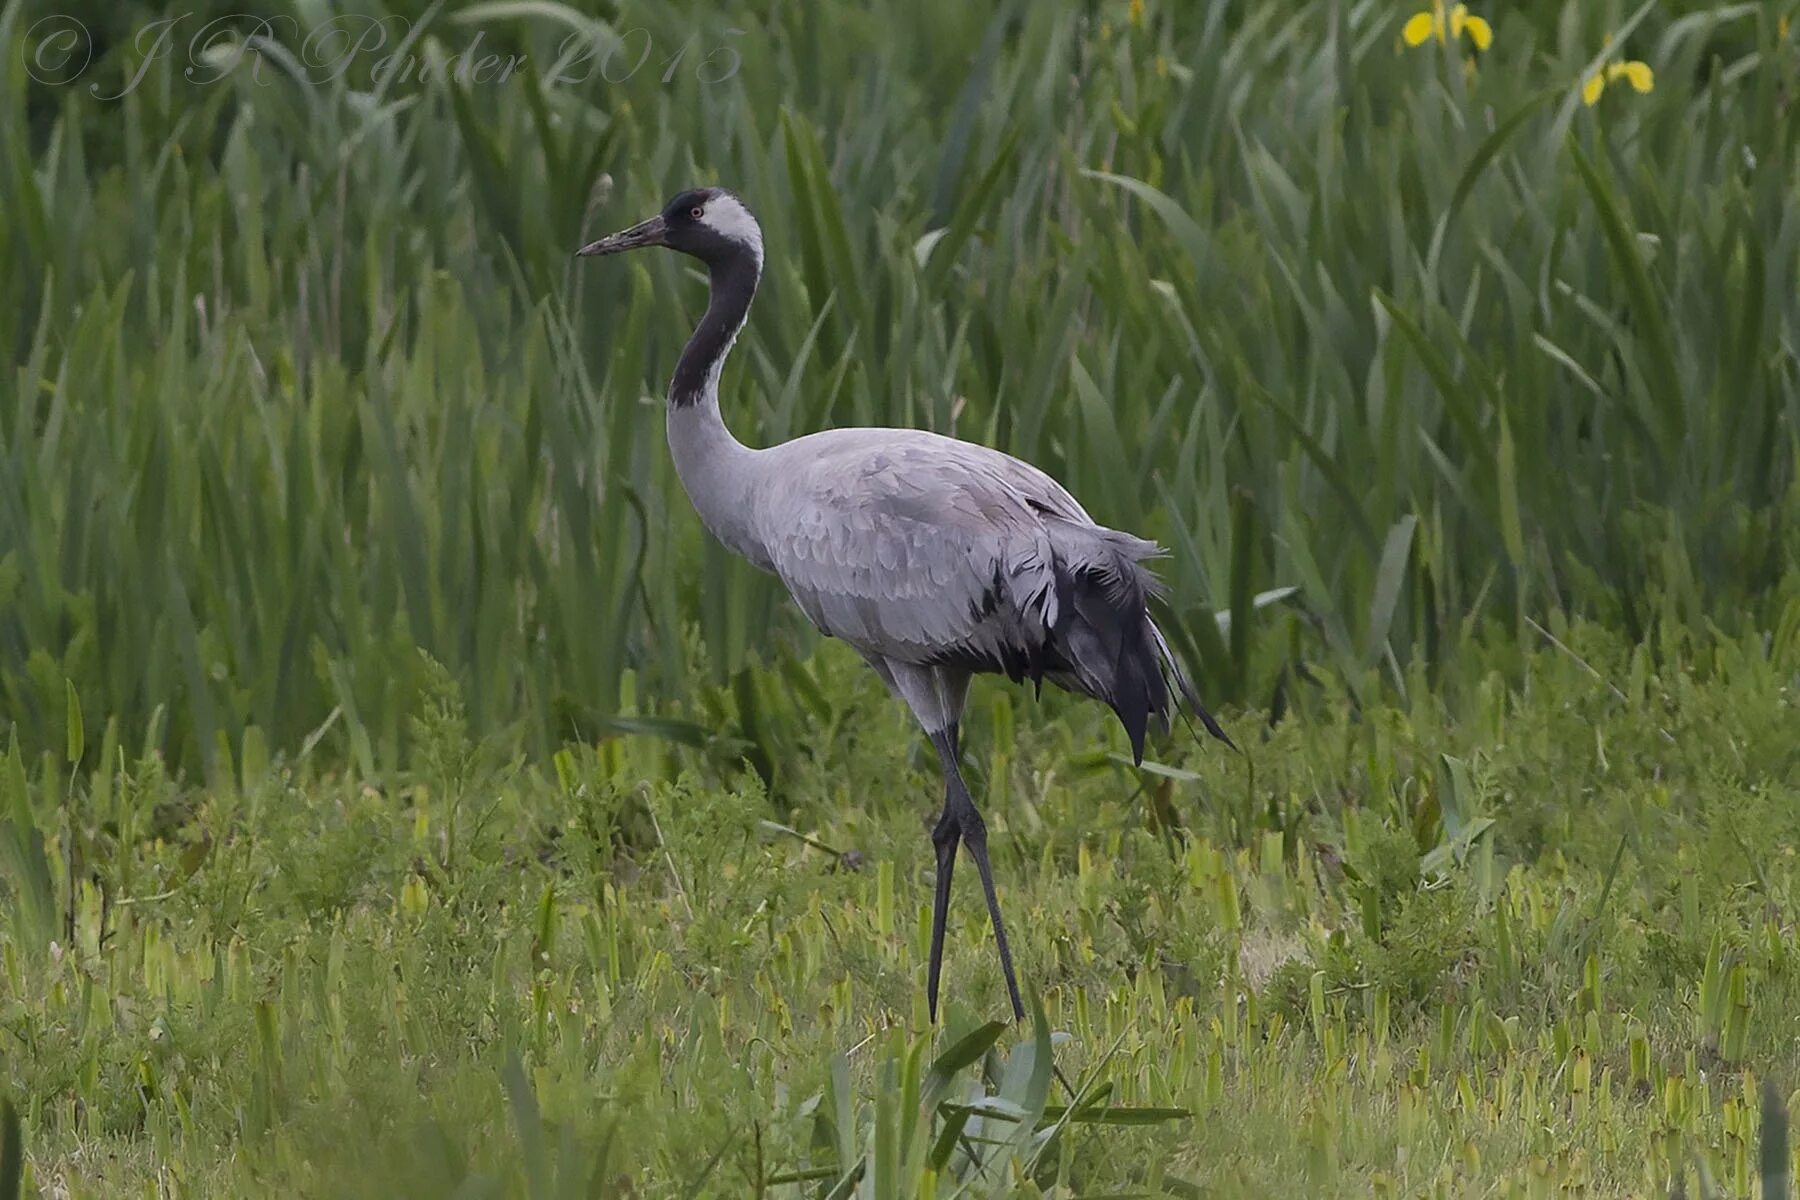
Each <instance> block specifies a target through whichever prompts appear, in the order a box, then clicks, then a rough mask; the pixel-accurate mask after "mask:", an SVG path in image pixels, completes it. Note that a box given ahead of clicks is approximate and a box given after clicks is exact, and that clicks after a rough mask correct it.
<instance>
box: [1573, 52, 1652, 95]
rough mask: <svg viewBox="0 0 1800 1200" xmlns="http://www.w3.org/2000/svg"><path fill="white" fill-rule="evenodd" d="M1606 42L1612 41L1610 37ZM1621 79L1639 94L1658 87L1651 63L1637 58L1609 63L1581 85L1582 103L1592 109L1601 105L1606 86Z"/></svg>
mask: <svg viewBox="0 0 1800 1200" xmlns="http://www.w3.org/2000/svg"><path fill="white" fill-rule="evenodd" d="M1606 40H1607V41H1608V42H1610V41H1612V39H1611V38H1610V37H1609V38H1607V39H1606ZM1621 79H1623V80H1624V81H1625V82H1627V83H1629V84H1630V85H1631V86H1632V89H1633V90H1634V91H1638V92H1648V91H1649V90H1650V89H1651V88H1654V87H1655V86H1656V73H1655V72H1654V71H1652V70H1651V69H1650V64H1649V63H1646V62H1639V61H1638V60H1637V59H1635V58H1634V59H1631V60H1629V61H1620V62H1609V63H1607V64H1606V66H1604V67H1602V68H1601V69H1600V70H1598V71H1595V72H1594V73H1593V74H1592V75H1589V76H1588V77H1587V82H1585V83H1583V84H1582V85H1581V102H1582V103H1583V104H1586V105H1588V106H1590V107H1592V106H1593V105H1595V104H1597V103H1599V101H1600V94H1601V93H1602V92H1604V91H1606V85H1607V84H1609V83H1617V82H1618V81H1619V80H1621Z"/></svg>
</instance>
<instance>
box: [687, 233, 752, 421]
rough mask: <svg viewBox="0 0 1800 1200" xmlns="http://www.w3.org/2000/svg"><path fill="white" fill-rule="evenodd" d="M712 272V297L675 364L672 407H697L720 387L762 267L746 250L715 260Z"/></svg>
mask: <svg viewBox="0 0 1800 1200" xmlns="http://www.w3.org/2000/svg"><path fill="white" fill-rule="evenodd" d="M710 270H711V279H712V297H711V299H710V300H709V301H708V303H707V305H706V315H705V316H703V317H701V318H700V324H698V325H696V326H695V327H694V332H693V335H692V336H690V337H689V338H688V340H687V345H686V346H684V347H683V348H682V351H681V358H680V359H679V360H678V361H677V362H676V364H675V377H674V378H673V379H672V380H670V381H669V407H671V408H685V407H686V406H688V405H690V404H697V403H699V402H700V400H701V399H702V398H703V397H704V396H705V395H706V390H707V388H708V387H709V386H712V387H717V386H718V382H719V371H720V369H721V368H722V366H723V364H724V361H725V356H726V355H727V354H729V353H731V343H732V342H733V341H735V340H736V339H737V335H738V331H739V330H740V329H742V328H743V327H744V318H745V317H747V316H748V315H749V313H750V301H751V299H752V298H754V297H755V295H756V281H757V277H758V276H759V275H760V274H761V272H762V265H761V264H760V263H759V262H757V260H756V255H755V253H753V252H752V251H751V250H750V249H749V248H748V247H746V248H745V249H743V250H741V251H738V252H736V253H733V254H729V255H726V256H724V257H722V258H719V259H716V260H714V261H713V262H712V264H711V268H710Z"/></svg>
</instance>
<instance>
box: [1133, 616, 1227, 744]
mask: <svg viewBox="0 0 1800 1200" xmlns="http://www.w3.org/2000/svg"><path fill="white" fill-rule="evenodd" d="M1144 623H1145V624H1146V625H1148V626H1150V633H1151V635H1152V636H1154V637H1155V638H1156V650H1157V653H1158V654H1160V655H1161V656H1162V663H1163V669H1164V670H1165V671H1167V672H1168V675H1169V678H1170V679H1172V680H1173V681H1174V683H1175V687H1176V688H1177V689H1178V690H1179V691H1180V692H1181V695H1182V698H1183V699H1184V700H1186V701H1187V705H1188V707H1189V708H1191V709H1193V711H1194V715H1195V716H1196V717H1199V718H1200V724H1201V725H1202V726H1204V727H1205V729H1206V732H1208V733H1210V734H1212V735H1213V736H1214V737H1216V738H1218V739H1219V740H1220V741H1221V742H1224V743H1225V744H1226V745H1227V746H1230V747H1231V748H1232V749H1233V750H1237V743H1236V742H1234V741H1232V740H1231V737H1230V735H1229V734H1227V733H1226V732H1225V730H1224V729H1223V728H1222V727H1221V726H1220V725H1219V722H1218V720H1217V718H1215V717H1214V716H1213V715H1212V714H1211V713H1210V712H1208V711H1207V710H1206V705H1204V704H1202V703H1200V693H1198V692H1196V691H1195V690H1194V684H1193V681H1192V680H1190V679H1189V678H1188V676H1187V672H1186V671H1184V670H1182V668H1181V660H1180V659H1178V658H1176V657H1175V651H1174V650H1172V649H1170V648H1169V642H1168V639H1167V638H1165V637H1163V632H1162V630H1160V629H1158V628H1157V627H1156V622H1154V621H1152V620H1150V618H1148V617H1145V618H1144ZM1239 753H1242V751H1239Z"/></svg>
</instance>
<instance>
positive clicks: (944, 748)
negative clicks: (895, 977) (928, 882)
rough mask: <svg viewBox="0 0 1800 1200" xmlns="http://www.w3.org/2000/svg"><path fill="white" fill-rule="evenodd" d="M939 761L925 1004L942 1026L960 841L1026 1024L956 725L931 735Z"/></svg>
mask: <svg viewBox="0 0 1800 1200" xmlns="http://www.w3.org/2000/svg"><path fill="white" fill-rule="evenodd" d="M931 741H932V744H933V745H935V746H936V747H937V751H938V757H939V758H940V759H941V760H942V761H943V766H944V812H943V815H942V816H940V817H939V818H938V823H937V827H936V828H935V829H933V830H932V832H931V842H932V845H933V846H935V847H936V848H937V860H938V878H937V895H936V896H935V897H934V898H933V903H932V911H931V917H932V920H931V967H930V973H929V976H928V978H927V984H926V1004H927V1005H928V1007H929V1008H930V1011H931V1019H932V1021H933V1022H936V1020H937V995H938V976H939V971H940V968H941V967H942V964H943V955H944V921H945V917H946V915H947V914H948V912H949V908H950V875H951V871H952V869H953V868H954V866H955V863H956V844H957V842H958V840H959V839H960V840H961V841H962V842H963V843H964V844H965V845H967V846H968V848H969V857H970V858H972V859H974V860H975V870H976V871H977V872H978V873H979V874H980V875H981V890H982V891H983V892H984V893H985V894H986V896H987V907H988V916H989V917H991V918H992V919H993V922H994V942H995V944H996V945H998V946H999V948H1000V970H1001V972H1002V973H1003V974H1004V975H1005V976H1006V994H1007V998H1008V999H1010V1000H1011V1001H1012V1010H1013V1017H1014V1018H1015V1019H1018V1020H1024V1018H1025V1006H1024V1005H1023V1004H1022V1003H1020V1001H1019V979H1018V976H1017V975H1016V974H1015V973H1014V972H1013V961H1012V949H1011V948H1010V947H1009V946H1008V945H1007V943H1006V922H1005V921H1004V920H1002V919H1001V917H1000V898H999V896H998V895H996V894H995V892H994V870H993V867H992V866H991V865H990V864H989V862H988V852H987V823H986V822H985V821H983V820H982V819H981V813H980V812H979V811H978V810H977V809H976V807H975V801H974V800H973V799H972V798H971V797H970V796H969V789H968V787H967V785H965V784H964V783H963V778H962V770H961V768H960V767H959V766H958V765H957V761H956V755H957V729H956V725H955V723H952V724H950V725H949V726H948V727H946V728H945V729H943V730H940V731H938V732H936V733H933V734H932V735H931Z"/></svg>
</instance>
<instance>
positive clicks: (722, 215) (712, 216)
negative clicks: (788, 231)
mask: <svg viewBox="0 0 1800 1200" xmlns="http://www.w3.org/2000/svg"><path fill="white" fill-rule="evenodd" d="M700 222H701V224H703V225H705V226H707V227H708V228H710V229H712V230H713V231H714V232H715V233H718V234H721V235H723V236H725V237H728V238H730V239H731V240H732V241H734V242H742V243H743V244H744V245H746V246H749V247H750V249H751V250H752V251H753V252H754V253H755V255H756V261H757V262H758V263H761V262H762V256H763V246H762V227H761V226H759V225H757V223H756V218H755V217H753V216H751V215H750V210H749V209H747V208H745V207H744V206H743V205H742V204H739V203H738V201H737V199H736V198H735V197H732V196H715V197H713V198H712V199H711V200H709V201H707V203H706V215H705V216H703V217H701V218H700Z"/></svg>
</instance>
